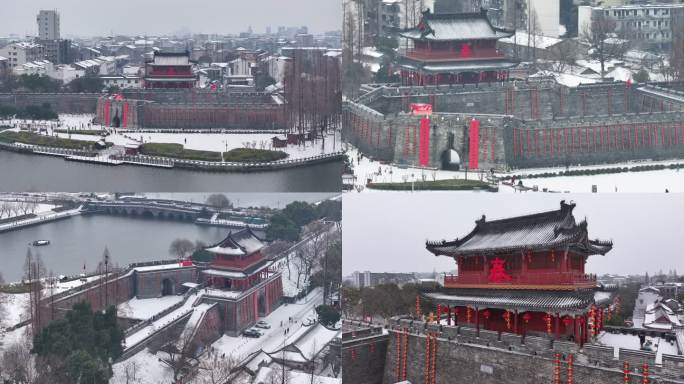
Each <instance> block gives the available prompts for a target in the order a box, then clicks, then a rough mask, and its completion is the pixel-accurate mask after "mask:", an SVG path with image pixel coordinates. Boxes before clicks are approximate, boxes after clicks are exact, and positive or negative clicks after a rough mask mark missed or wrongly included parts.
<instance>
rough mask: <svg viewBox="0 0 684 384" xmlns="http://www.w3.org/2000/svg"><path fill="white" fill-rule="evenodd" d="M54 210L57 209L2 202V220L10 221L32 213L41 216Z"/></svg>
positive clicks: (38, 204)
mask: <svg viewBox="0 0 684 384" xmlns="http://www.w3.org/2000/svg"><path fill="white" fill-rule="evenodd" d="M52 208H55V205H52V204H40V203H32V202H24V201H20V202H17V201H0V219H8V218H10V217H16V216H22V215H24V214H30V213H35V214H41V213H46V212H51V210H52Z"/></svg>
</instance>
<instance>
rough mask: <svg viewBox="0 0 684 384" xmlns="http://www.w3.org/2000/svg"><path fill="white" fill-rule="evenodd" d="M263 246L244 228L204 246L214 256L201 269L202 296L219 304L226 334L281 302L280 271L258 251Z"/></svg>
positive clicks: (252, 322)
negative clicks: (273, 267) (203, 288)
mask: <svg viewBox="0 0 684 384" xmlns="http://www.w3.org/2000/svg"><path fill="white" fill-rule="evenodd" d="M264 246H265V243H264V241H263V240H262V239H260V238H259V237H258V236H257V235H256V234H254V232H252V230H251V229H249V228H246V229H243V230H240V231H237V232H231V233H229V234H228V236H227V237H226V238H225V239H223V240H221V241H220V242H218V243H216V244H214V245H211V246H209V247H206V248H204V251H206V252H208V253H211V254H213V255H214V260H213V261H212V262H211V264H210V266H209V267H208V268H206V269H203V270H202V271H201V275H202V279H201V280H202V282H203V284H204V285H205V286H206V287H207V288H206V289H205V293H204V296H203V299H202V300H203V301H204V302H217V303H219V305H221V307H222V308H221V311H222V312H223V319H224V329H225V330H226V332H227V333H229V334H237V333H239V332H241V331H242V330H243V329H245V328H247V327H249V326H251V325H253V324H254V323H255V322H256V321H258V320H259V319H260V318H262V317H265V316H268V315H269V314H270V313H271V312H273V310H275V309H276V308H277V307H278V306H279V305H280V303H281V299H282V296H283V285H282V280H281V273H280V272H278V271H276V270H275V269H272V268H271V266H272V264H273V261H272V260H269V259H266V258H265V257H264V256H263V254H262V253H261V251H262V249H263V248H264Z"/></svg>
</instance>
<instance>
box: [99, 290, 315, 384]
mask: <svg viewBox="0 0 684 384" xmlns="http://www.w3.org/2000/svg"><path fill="white" fill-rule="evenodd" d="M188 302H189V303H192V302H194V299H193V298H190V299H189V300H188ZM322 302H323V292H322V290H321V289H315V290H313V291H312V292H311V293H310V294H309V295H308V296H307V297H305V298H303V299H302V300H300V301H299V302H297V303H295V304H283V305H281V306H280V307H279V308H278V309H276V310H275V311H273V312H272V313H271V314H269V315H268V316H267V317H264V318H261V319H260V320H264V321H266V322H267V323H268V324H270V325H271V328H270V329H265V330H263V331H264V335H263V336H262V337H259V338H248V337H244V336H238V337H231V336H227V335H223V336H222V337H221V338H220V339H218V340H217V341H216V342H214V343H213V344H212V346H211V347H212V348H213V349H214V351H215V353H218V354H219V355H224V354H225V356H226V358H234V359H236V360H237V361H241V360H243V359H244V358H246V357H247V356H249V355H250V354H252V353H254V352H256V351H258V350H260V349H263V350H265V351H267V352H272V351H275V350H278V349H279V348H281V347H282V346H283V345H284V343H289V342H291V340H295V339H296V338H297V335H298V334H299V332H302V331H301V329H302V327H303V325H302V320H306V319H308V318H312V317H316V314H315V310H314V308H315V307H316V306H318V305H320V304H322ZM182 310H183V308H180V309H178V310H177V311H182ZM175 312H176V311H174V312H172V315H171V317H174V313H175ZM165 318H167V317H165ZM290 318H292V322H290ZM160 320H163V319H160ZM286 329H289V333H288V335H285V330H286ZM144 330H146V331H148V330H149V329H147V328H144ZM138 333H140V335H138V336H143V337H144V336H146V333H144V332H136V333H135V334H133V335H131V337H129V338H127V339H126V342H127V344H126V345H127V346H131V345H132V344H129V343H128V341H129V339H131V341H134V340H133V339H132V337H133V336H135V335H136V334H138ZM160 357H162V356H161V355H155V354H152V353H151V352H149V350H147V349H145V350H143V351H142V352H140V353H137V354H135V355H134V356H133V357H131V358H129V359H127V360H126V361H123V362H120V363H117V364H114V366H113V370H114V377H113V378H112V380H111V381H110V383H111V384H119V383H126V382H127V381H126V371H127V370H128V372H129V373H130V372H131V371H132V369H133V366H135V367H136V372H137V377H138V381H128V382H135V383H141V384H157V383H170V382H171V381H172V376H173V373H172V371H171V369H170V368H168V367H167V366H166V365H165V364H164V363H162V362H160V361H159V358H160ZM208 358H209V357H208V356H207V355H204V356H203V357H202V359H208ZM200 374H201V373H200Z"/></svg>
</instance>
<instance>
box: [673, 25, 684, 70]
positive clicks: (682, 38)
mask: <svg viewBox="0 0 684 384" xmlns="http://www.w3.org/2000/svg"><path fill="white" fill-rule="evenodd" d="M679 18H680V20H681V19H683V17H682V16H680V17H679ZM670 56H671V58H670V68H671V70H672V77H673V78H674V79H676V80H684V31H682V28H679V30H678V31H673V36H672V54H671V55H670Z"/></svg>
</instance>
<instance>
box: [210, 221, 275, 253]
mask: <svg viewBox="0 0 684 384" xmlns="http://www.w3.org/2000/svg"><path fill="white" fill-rule="evenodd" d="M263 247H264V242H263V241H262V240H261V239H260V238H259V237H257V236H256V235H255V234H254V232H252V230H251V229H249V227H248V228H245V229H242V230H240V231H237V232H235V233H233V232H230V233H228V236H227V237H226V238H225V239H223V240H222V241H221V242H219V243H217V244H214V245H212V246H210V247H207V248H205V250H207V251H209V252H212V253H217V254H223V255H235V256H238V255H249V254H252V253H254V252H257V251H259V250H260V249H261V248H263Z"/></svg>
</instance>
